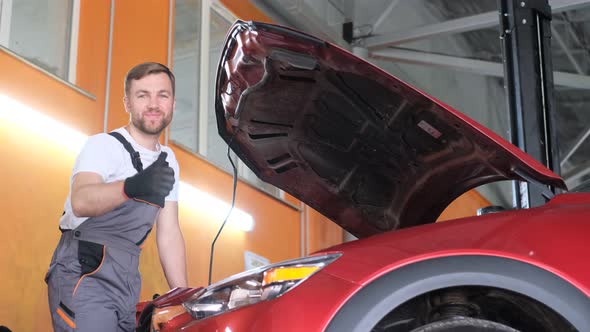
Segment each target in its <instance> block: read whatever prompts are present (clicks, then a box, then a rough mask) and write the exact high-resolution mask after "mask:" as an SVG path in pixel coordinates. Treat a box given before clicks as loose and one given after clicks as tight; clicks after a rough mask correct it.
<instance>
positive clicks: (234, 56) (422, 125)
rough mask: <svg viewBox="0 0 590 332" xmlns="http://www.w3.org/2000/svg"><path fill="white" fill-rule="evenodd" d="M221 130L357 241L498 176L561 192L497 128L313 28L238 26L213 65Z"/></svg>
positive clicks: (431, 217) (245, 155)
mask: <svg viewBox="0 0 590 332" xmlns="http://www.w3.org/2000/svg"><path fill="white" fill-rule="evenodd" d="M215 112H216V116H217V124H218V128H219V133H220V135H221V136H222V138H223V139H224V140H225V141H226V142H227V143H228V144H229V145H230V147H231V148H232V149H233V151H234V152H235V153H236V154H237V155H238V156H239V157H240V158H241V160H242V161H243V162H244V163H246V165H247V166H248V167H249V168H250V169H252V171H254V173H256V175H257V176H258V177H260V178H261V179H262V180H263V181H265V182H268V183H271V184H273V185H275V186H277V187H278V188H281V189H282V190H284V191H286V192H288V193H289V194H291V195H293V196H294V197H296V198H298V199H300V200H301V201H303V202H304V203H305V204H308V205H309V206H311V207H313V208H314V209H316V210H317V211H319V212H320V213H322V214H324V215H325V216H327V217H328V218H330V219H331V220H332V221H334V222H336V223H338V224H339V225H340V226H342V227H343V228H344V229H346V230H347V231H349V232H350V233H352V234H354V235H355V236H357V237H365V236H369V235H372V234H376V233H380V232H384V231H389V230H392V229H397V228H404V227H409V226H413V225H419V224H425V223H431V222H434V221H435V220H436V218H437V217H438V216H439V215H440V213H441V212H442V211H443V210H444V209H445V207H446V206H447V205H448V204H449V203H451V202H452V201H453V200H454V199H455V198H457V197H458V196H460V195H461V194H463V193H464V192H466V191H467V190H469V189H471V188H474V187H477V186H479V185H482V184H485V183H489V182H493V181H499V180H521V181H527V180H528V181H533V182H537V183H540V184H542V185H548V186H555V187H559V188H565V184H564V182H563V180H562V179H561V178H560V177H559V176H557V175H556V174H554V173H552V172H551V171H550V170H548V169H547V168H545V167H544V166H542V165H541V164H540V163H538V162H537V161H535V160H534V159H532V157H530V156H529V155H527V154H525V153H524V152H522V151H521V150H520V149H518V148H517V147H515V146H513V145H511V144H510V143H508V142H506V141H505V140H504V139H502V138H501V137H499V136H498V135H496V134H494V133H493V132H492V131H490V130H488V129H486V128H485V127H483V126H481V125H479V124H478V123H476V122H475V121H473V120H472V119H470V118H468V117H467V116H465V115H463V114H461V113H459V112H458V111H456V110H454V109H452V108H451V107H449V106H447V105H445V104H443V103H441V102H440V101H438V100H436V99H434V98H432V97H430V96H428V95H426V94H425V93H423V92H420V91H418V90H416V89H415V88H413V87H411V86H410V85H408V84H406V83H404V82H402V81H400V80H399V79H397V78H395V77H393V76H391V75H390V74H388V73H386V72H384V71H382V70H381V69H379V68H377V67H375V66H373V65H371V64H369V63H367V62H365V61H364V60H362V59H359V58H357V57H356V56H354V55H352V54H350V53H349V52H347V51H345V50H343V49H341V48H339V47H337V46H334V45H332V44H330V43H327V42H324V41H322V40H319V39H317V38H315V37H312V36H310V35H307V34H304V33H300V32H297V31H295V30H291V29H288V28H284V27H280V26H276V25H271V24H264V23H255V22H241V21H238V22H236V23H235V24H234V25H233V27H232V28H231V30H230V32H229V34H228V37H227V40H226V43H225V47H224V50H223V53H222V58H221V60H220V63H219V67H218V72H217V81H216V93H215Z"/></svg>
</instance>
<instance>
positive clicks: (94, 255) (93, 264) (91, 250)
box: [78, 240, 104, 276]
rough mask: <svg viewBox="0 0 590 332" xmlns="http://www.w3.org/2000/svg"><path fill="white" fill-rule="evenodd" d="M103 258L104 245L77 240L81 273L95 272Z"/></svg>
mask: <svg viewBox="0 0 590 332" xmlns="http://www.w3.org/2000/svg"><path fill="white" fill-rule="evenodd" d="M103 259H104V245H102V244H98V243H94V242H89V241H82V240H79V243H78V261H79V262H80V266H81V267H82V271H81V273H80V274H81V275H82V276H84V275H88V274H92V273H94V272H96V271H97V270H98V269H99V268H100V265H101V264H102V261H103Z"/></svg>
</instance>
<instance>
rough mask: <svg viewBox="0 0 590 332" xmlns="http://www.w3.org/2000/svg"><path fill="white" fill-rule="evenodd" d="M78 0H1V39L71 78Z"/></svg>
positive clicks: (55, 71) (59, 73) (26, 57)
mask: <svg viewBox="0 0 590 332" xmlns="http://www.w3.org/2000/svg"><path fill="white" fill-rule="evenodd" d="M73 1H74V0H60V1H54V0H0V10H1V11H2V13H1V16H0V43H1V44H2V46H4V47H6V48H9V49H10V50H12V51H13V52H15V53H17V54H18V55H20V56H22V57H23V58H25V59H27V60H28V61H30V62H32V63H34V64H35V65H37V66H39V67H41V68H43V69H45V70H47V71H48V72H50V73H53V74H55V75H57V76H59V77H61V78H63V79H66V80H67V76H68V63H69V53H70V30H71V21H72V7H73Z"/></svg>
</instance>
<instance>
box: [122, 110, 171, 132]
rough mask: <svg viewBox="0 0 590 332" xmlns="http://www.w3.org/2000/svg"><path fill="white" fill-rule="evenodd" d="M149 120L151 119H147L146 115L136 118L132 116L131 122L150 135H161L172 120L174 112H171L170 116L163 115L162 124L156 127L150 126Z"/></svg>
mask: <svg viewBox="0 0 590 332" xmlns="http://www.w3.org/2000/svg"><path fill="white" fill-rule="evenodd" d="M148 121H150V120H146V118H145V117H141V118H139V117H137V118H136V117H134V116H131V122H132V123H133V126H135V127H136V128H137V129H139V130H140V131H141V132H143V133H145V134H148V135H160V133H161V132H162V131H163V130H164V128H166V127H167V126H168V125H169V124H170V122H171V121H172V113H169V114H168V116H166V117H163V118H162V120H161V122H160V124H159V125H158V126H156V127H149V126H148V123H147V122H148Z"/></svg>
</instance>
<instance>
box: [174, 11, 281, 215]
mask: <svg viewBox="0 0 590 332" xmlns="http://www.w3.org/2000/svg"><path fill="white" fill-rule="evenodd" d="M200 9H201V12H200V13H199V14H200V19H201V24H200V33H199V34H200V41H199V47H200V49H201V52H199V53H200V54H199V73H198V76H199V78H198V79H199V89H198V97H199V101H198V110H196V111H197V112H198V114H197V117H198V125H197V130H198V133H197V151H193V150H191V149H188V148H187V147H185V146H184V145H183V143H182V142H178V141H176V140H174V139H172V138H171V135H170V134H168V137H170V141H171V142H173V143H174V144H175V145H177V146H180V147H182V148H183V149H185V150H186V151H188V152H190V153H192V154H195V155H197V156H198V157H200V158H202V159H204V160H205V161H206V162H207V163H209V164H211V165H213V166H215V167H216V168H218V169H219V170H221V171H223V172H225V173H229V174H232V172H231V170H227V169H225V168H223V167H221V166H219V165H217V164H216V163H215V162H213V161H212V160H211V159H210V158H209V156H208V154H209V152H210V151H208V147H207V145H208V132H209V130H208V129H209V128H208V120H209V119H208V116H209V114H208V111H209V104H210V103H209V101H210V98H212V96H210V95H209V88H210V84H215V82H211V81H210V80H209V71H210V65H211V61H212V59H210V57H209V52H205V51H203V50H209V49H210V45H211V39H210V33H211V29H210V28H211V13H212V11H215V14H217V15H219V16H221V17H222V18H224V19H225V20H227V21H228V22H229V23H230V25H231V24H232V23H233V22H234V21H236V20H237V17H236V16H235V15H233V13H231V12H230V11H229V10H227V8H225V6H224V5H223V4H221V3H220V2H219V1H218V0H201V7H200ZM171 47H172V48H174V45H172V46H171ZM171 60H172V59H171ZM172 66H174V64H173V63H172ZM224 155H225V151H224ZM231 155H232V159H233V158H235V154H234V153H232V154H231ZM235 160H237V163H236V168H237V173H238V179H239V180H240V181H242V182H244V183H247V184H248V185H250V186H252V187H254V188H256V189H257V190H259V191H260V192H262V193H264V194H266V195H269V196H270V197H273V198H275V199H277V200H279V201H281V202H283V203H285V204H289V205H291V204H290V203H289V202H287V201H286V199H285V193H284V191H283V190H281V189H279V188H276V189H277V191H276V192H274V193H273V192H269V191H268V190H266V189H265V188H263V187H261V186H258V185H257V184H256V183H255V182H253V181H251V180H249V179H248V178H247V177H246V171H247V166H246V165H245V164H244V163H243V162H242V161H241V160H240V159H239V158H235V159H234V161H235Z"/></svg>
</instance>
